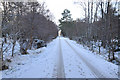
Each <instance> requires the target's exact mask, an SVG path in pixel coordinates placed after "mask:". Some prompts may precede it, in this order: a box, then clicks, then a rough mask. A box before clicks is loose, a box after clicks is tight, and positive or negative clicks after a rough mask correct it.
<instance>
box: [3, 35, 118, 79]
mask: <svg viewBox="0 0 120 80" xmlns="http://www.w3.org/2000/svg"><path fill="white" fill-rule="evenodd" d="M24 57H26V56H24ZM21 58H23V57H21ZM27 58H28V59H26V60H23V61H21V63H24V65H17V66H15V67H12V68H11V69H9V70H5V71H3V73H2V74H3V75H2V77H3V78H118V66H117V65H115V64H112V63H110V62H108V61H106V60H104V59H103V58H102V57H100V56H99V55H95V54H93V53H92V52H90V51H89V50H86V49H84V48H83V47H82V45H78V44H77V43H76V42H75V41H72V40H69V39H68V38H64V37H58V38H57V39H55V40H53V41H52V42H51V43H49V44H48V46H47V48H45V49H44V50H43V51H42V52H41V53H40V54H35V55H33V54H32V55H29V56H27ZM16 67H17V68H16ZM13 68H14V69H13Z"/></svg>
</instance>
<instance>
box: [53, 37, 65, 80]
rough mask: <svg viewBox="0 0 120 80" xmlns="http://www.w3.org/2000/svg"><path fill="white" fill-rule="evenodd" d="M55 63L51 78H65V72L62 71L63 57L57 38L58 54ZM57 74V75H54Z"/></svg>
mask: <svg viewBox="0 0 120 80" xmlns="http://www.w3.org/2000/svg"><path fill="white" fill-rule="evenodd" d="M57 55H58V56H57V61H56V62H57V63H56V65H55V66H54V69H55V70H54V71H53V76H54V77H57V78H65V71H64V63H63V55H62V50H61V41H60V38H59V44H58V53H57ZM56 73H57V75H56Z"/></svg>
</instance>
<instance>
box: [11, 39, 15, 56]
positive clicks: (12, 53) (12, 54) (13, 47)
mask: <svg viewBox="0 0 120 80" xmlns="http://www.w3.org/2000/svg"><path fill="white" fill-rule="evenodd" d="M15 44H16V41H13V47H12V57H13V54H14V49H15Z"/></svg>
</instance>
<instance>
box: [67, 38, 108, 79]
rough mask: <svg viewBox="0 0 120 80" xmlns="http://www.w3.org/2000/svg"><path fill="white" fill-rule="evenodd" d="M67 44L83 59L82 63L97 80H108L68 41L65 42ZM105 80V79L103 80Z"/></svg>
mask: <svg viewBox="0 0 120 80" xmlns="http://www.w3.org/2000/svg"><path fill="white" fill-rule="evenodd" d="M65 42H66V43H67V44H68V45H69V46H70V47H71V49H72V50H73V51H74V52H75V53H76V54H77V55H78V56H79V58H80V59H82V61H83V62H84V63H85V64H86V65H87V67H88V68H89V69H90V70H91V71H92V73H93V75H94V76H95V78H98V79H97V80H99V78H106V77H105V76H103V75H102V74H101V73H100V72H99V71H98V70H97V69H96V68H95V67H93V65H91V64H90V63H89V62H88V61H87V60H86V59H85V58H83V57H82V56H81V55H80V54H79V52H77V51H76V49H75V48H74V47H72V46H71V44H70V43H68V41H67V40H65ZM103 80H104V79H103Z"/></svg>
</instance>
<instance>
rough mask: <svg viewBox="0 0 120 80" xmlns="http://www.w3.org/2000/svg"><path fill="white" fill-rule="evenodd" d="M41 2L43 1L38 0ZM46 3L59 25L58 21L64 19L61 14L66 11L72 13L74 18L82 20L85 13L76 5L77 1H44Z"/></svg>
mask: <svg viewBox="0 0 120 80" xmlns="http://www.w3.org/2000/svg"><path fill="white" fill-rule="evenodd" d="M38 1H41V0H38ZM42 1H44V2H45V3H46V5H47V8H48V9H50V11H51V12H52V14H53V15H54V17H55V22H56V23H58V19H60V18H61V17H62V15H61V13H62V12H63V10H64V9H68V10H70V11H71V14H72V18H73V19H76V18H82V17H83V15H84V13H83V10H82V8H80V6H78V5H75V4H74V1H76V0H42Z"/></svg>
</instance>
